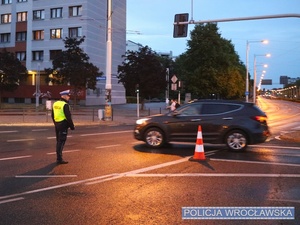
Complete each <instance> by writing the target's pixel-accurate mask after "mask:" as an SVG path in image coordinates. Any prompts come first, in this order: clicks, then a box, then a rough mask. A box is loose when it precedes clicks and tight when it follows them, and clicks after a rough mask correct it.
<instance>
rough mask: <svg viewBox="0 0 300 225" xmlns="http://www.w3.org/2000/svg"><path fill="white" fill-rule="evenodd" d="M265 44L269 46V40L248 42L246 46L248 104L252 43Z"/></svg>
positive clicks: (247, 98)
mask: <svg viewBox="0 0 300 225" xmlns="http://www.w3.org/2000/svg"><path fill="white" fill-rule="evenodd" d="M259 42H260V43H263V44H268V43H269V41H268V40H261V41H247V45H246V91H245V95H246V102H248V101H249V51H250V45H249V44H250V43H259Z"/></svg>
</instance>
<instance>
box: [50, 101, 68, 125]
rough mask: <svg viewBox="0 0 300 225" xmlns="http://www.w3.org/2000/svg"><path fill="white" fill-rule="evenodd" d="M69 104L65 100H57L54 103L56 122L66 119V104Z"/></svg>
mask: <svg viewBox="0 0 300 225" xmlns="http://www.w3.org/2000/svg"><path fill="white" fill-rule="evenodd" d="M65 104H67V103H66V102H64V101H56V102H54V104H53V113H54V121H55V122H61V121H63V120H65V119H66V116H65V113H64V106H65Z"/></svg>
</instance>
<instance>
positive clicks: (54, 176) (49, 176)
mask: <svg viewBox="0 0 300 225" xmlns="http://www.w3.org/2000/svg"><path fill="white" fill-rule="evenodd" d="M69 177H77V175H16V176H15V178H69Z"/></svg>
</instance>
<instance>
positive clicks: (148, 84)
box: [118, 46, 167, 107]
mask: <svg viewBox="0 0 300 225" xmlns="http://www.w3.org/2000/svg"><path fill="white" fill-rule="evenodd" d="M122 57H123V58H124V61H123V63H122V65H120V66H118V73H119V75H118V79H119V83H122V84H123V85H124V87H125V89H126V94H127V95H130V96H134V95H135V88H136V85H137V84H138V85H139V93H140V97H141V98H142V103H143V100H144V99H145V98H149V97H156V96H158V95H159V94H160V93H162V92H163V91H164V90H165V89H166V85H167V83H166V69H165V67H164V66H163V64H162V63H161V58H160V57H159V56H158V55H157V53H156V52H154V51H152V50H151V48H149V47H148V46H145V47H142V48H140V49H139V50H138V51H127V52H126V54H125V55H123V56H122ZM142 107H143V104H142Z"/></svg>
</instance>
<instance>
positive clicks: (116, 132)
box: [80, 130, 133, 137]
mask: <svg viewBox="0 0 300 225" xmlns="http://www.w3.org/2000/svg"><path fill="white" fill-rule="evenodd" d="M130 132H133V131H132V130H125V131H115V132H105V133H94V134H81V135H80V136H81V137H86V136H95V135H107V134H122V133H130Z"/></svg>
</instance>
